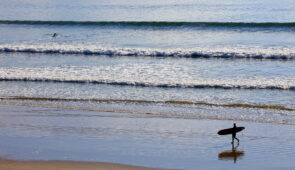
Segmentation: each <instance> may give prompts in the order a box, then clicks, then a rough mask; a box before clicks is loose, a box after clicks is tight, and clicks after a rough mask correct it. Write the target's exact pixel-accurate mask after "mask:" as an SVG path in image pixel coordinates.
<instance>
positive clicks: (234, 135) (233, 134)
mask: <svg viewBox="0 0 295 170" xmlns="http://www.w3.org/2000/svg"><path fill="white" fill-rule="evenodd" d="M236 131H237V126H236V124H235V123H234V127H233V133H232V142H231V143H232V144H233V143H234V139H236V140H237V141H238V143H240V140H239V139H238V138H237V137H236V134H237V132H236Z"/></svg>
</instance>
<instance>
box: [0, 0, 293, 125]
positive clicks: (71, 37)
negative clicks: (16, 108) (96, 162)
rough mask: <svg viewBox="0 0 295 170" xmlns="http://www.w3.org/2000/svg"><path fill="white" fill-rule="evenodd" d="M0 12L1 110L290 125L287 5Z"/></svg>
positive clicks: (57, 6)
mask: <svg viewBox="0 0 295 170" xmlns="http://www.w3.org/2000/svg"><path fill="white" fill-rule="evenodd" d="M0 9H1V10H0V11H1V12H0V37H1V39H0V87H1V88H0V97H1V103H2V104H13V105H35V106H42V107H46V106H50V107H64V108H69V107H71V108H72V109H86V110H97V111H111V112H128V113H135V114H136V113H146V114H155V115H164V116H165V115H172V116H175V117H179V118H183V117H185V118H192V119H194V118H198V119H200V118H205V119H221V120H223V119H225V120H240V121H254V122H257V121H258V122H268V123H283V124H295V117H294V113H295V112H294V111H295V104H294V103H295V97H294V94H295V23H294V22H293V18H294V17H295V16H294V15H295V11H294V9H295V8H294V3H292V1H290V0H284V1H280V2H274V1H264V0H260V1H252V0H248V1H242V0H239V1H232V0H226V1H222V2H219V1H215V0H210V1H192V0H186V1H181V2H180V1H161V0H160V1H159V0H157V1H153V0H151V1H147V2H142V1H137V0H123V1H122V0H120V1H112V2H110V1H102V0H100V1H92V0H87V1H50V2H47V1H17V0H15V1H9V2H8V1H1V2H0ZM53 33H57V36H56V37H52V35H53Z"/></svg>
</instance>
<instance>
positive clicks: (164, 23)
mask: <svg viewBox="0 0 295 170" xmlns="http://www.w3.org/2000/svg"><path fill="white" fill-rule="evenodd" d="M0 24H21V25H57V26H58V25H69V26H71V25H80V26H127V27H128V26H135V27H202V28H206V27H225V28H285V29H289V30H290V29H291V30H295V22H285V23H281V22H258V23H257V22H170V21H33V20H0Z"/></svg>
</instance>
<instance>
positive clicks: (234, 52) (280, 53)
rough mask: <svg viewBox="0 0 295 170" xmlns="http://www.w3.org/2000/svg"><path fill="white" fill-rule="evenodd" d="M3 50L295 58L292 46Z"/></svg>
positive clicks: (9, 48)
mask: <svg viewBox="0 0 295 170" xmlns="http://www.w3.org/2000/svg"><path fill="white" fill-rule="evenodd" d="M0 52H2V53H8V52H15V53H17V52H21V53H44V54H81V55H107V56H149V57H187V58H229V59H236V58H251V59H283V60H290V59H295V48H291V47H290V48H285V47H284V48H283V47H269V48H266V47H196V48H191V49H146V48H116V47H100V46H96V45H79V44H75V45H69V44H50V43H48V44H35V45H30V44H3V45H0Z"/></svg>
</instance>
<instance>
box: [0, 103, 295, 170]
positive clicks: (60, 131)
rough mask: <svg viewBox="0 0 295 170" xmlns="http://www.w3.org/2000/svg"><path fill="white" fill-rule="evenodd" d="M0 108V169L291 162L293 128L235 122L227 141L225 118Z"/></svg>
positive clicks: (254, 166)
mask: <svg viewBox="0 0 295 170" xmlns="http://www.w3.org/2000/svg"><path fill="white" fill-rule="evenodd" d="M0 107H1V109H0V110H1V111H0V117H1V119H0V125H1V128H0V134H1V135H0V148H1V150H0V156H1V157H2V160H1V161H0V168H1V169H9V168H10V169H40V167H42V169H85V168H87V169H149V168H144V167H152V168H165V169H169V168H171V169H282V168H287V169H288V168H289V169H292V168H294V167H295V165H294V161H295V158H294V156H293V155H294V150H293V149H292V148H294V147H295V146H294V145H295V144H294V141H295V138H294V135H293V134H294V132H295V128H294V127H293V126H292V125H284V124H271V123H256V122H236V123H237V125H238V126H244V127H246V129H245V130H244V131H242V132H240V133H238V134H237V137H238V138H239V139H240V144H239V145H237V143H235V145H231V143H230V142H231V136H219V135H217V131H218V130H219V129H222V128H227V127H229V126H232V123H233V121H230V120H209V119H181V118H173V117H163V116H155V115H134V114H127V113H103V112H93V111H81V110H70V109H53V108H38V107H28V106H11V105H0ZM61 112H62V113H64V114H63V115H59V116H58V113H61ZM77 118H79V119H77ZM58 120H59V121H58ZM61 122H62V123H61ZM73 122H75V124H73ZM86 122H87V123H86ZM97 162H98V163H97ZM101 162H107V163H101ZM113 163H114V164H113ZM121 164H124V165H121ZM129 165H130V166H129Z"/></svg>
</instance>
